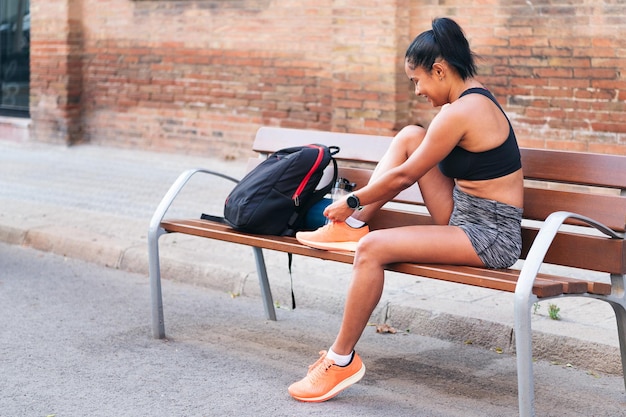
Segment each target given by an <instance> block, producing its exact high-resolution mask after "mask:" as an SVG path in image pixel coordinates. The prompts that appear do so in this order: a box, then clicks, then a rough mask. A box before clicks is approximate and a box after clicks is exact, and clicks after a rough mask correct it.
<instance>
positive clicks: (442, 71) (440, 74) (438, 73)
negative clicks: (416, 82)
mask: <svg viewBox="0 0 626 417" xmlns="http://www.w3.org/2000/svg"><path fill="white" fill-rule="evenodd" d="M433 74H434V75H435V77H437V78H439V81H441V80H443V79H444V78H445V76H446V68H445V66H444V65H443V63H442V62H435V63H434V64H433Z"/></svg>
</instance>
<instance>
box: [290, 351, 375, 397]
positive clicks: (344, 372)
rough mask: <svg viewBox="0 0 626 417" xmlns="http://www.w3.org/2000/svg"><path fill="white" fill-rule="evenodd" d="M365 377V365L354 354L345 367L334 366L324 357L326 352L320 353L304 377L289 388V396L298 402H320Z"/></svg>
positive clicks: (332, 362) (333, 362)
mask: <svg viewBox="0 0 626 417" xmlns="http://www.w3.org/2000/svg"><path fill="white" fill-rule="evenodd" d="M363 375H365V365H363V362H362V361H361V358H360V357H359V355H357V354H356V352H354V355H353V356H352V360H351V361H350V363H349V364H347V365H346V366H339V365H335V361H333V360H332V359H328V358H327V357H326V351H325V350H323V351H321V352H320V358H319V359H318V360H317V362H315V363H314V364H313V365H311V366H309V371H308V372H307V374H306V376H305V377H304V378H302V379H301V380H300V381H298V382H294V383H293V384H291V386H290V387H289V389H288V391H289V394H291V396H292V397H293V398H295V399H296V400H299V401H305V402H322V401H326V400H329V399H331V398H333V397H334V396H336V395H337V394H339V393H340V392H341V391H343V390H344V389H346V388H348V387H349V386H350V385H352V384H356V383H357V382H359V381H360V380H361V378H363Z"/></svg>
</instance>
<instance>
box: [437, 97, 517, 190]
mask: <svg viewBox="0 0 626 417" xmlns="http://www.w3.org/2000/svg"><path fill="white" fill-rule="evenodd" d="M473 93H476V94H481V95H483V96H485V97H487V98H489V99H490V100H491V101H493V102H494V103H495V104H496V106H498V108H499V109H500V111H502V113H503V114H504V117H506V114H505V113H504V110H502V107H500V104H498V102H497V101H496V99H495V97H494V96H493V95H492V94H491V93H490V92H489V91H488V90H486V89H484V88H470V89H468V90H465V91H464V92H463V94H461V96H460V97H463V96H465V95H467V94H473ZM460 97H459V98H460ZM506 120H507V122H508V123H509V136H508V137H507V138H506V140H505V141H504V142H503V143H502V144H501V145H500V146H498V147H497V148H493V149H489V150H487V151H483V152H470V151H468V150H465V149H463V148H461V147H460V146H456V147H455V148H454V149H453V150H452V152H450V153H449V154H448V156H446V157H445V158H444V159H443V160H442V161H441V162H439V169H440V170H441V172H442V173H443V174H444V175H445V176H447V177H450V178H457V179H462V180H470V181H480V180H490V179H493V178H499V177H503V176H505V175H508V174H511V173H513V172H515V171H517V170H518V169H520V168H521V167H522V160H521V156H520V151H519V147H518V146H517V139H516V138H515V132H513V127H512V126H511V122H510V121H509V118H508V117H507V118H506Z"/></svg>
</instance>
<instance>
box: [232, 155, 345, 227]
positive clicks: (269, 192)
mask: <svg viewBox="0 0 626 417" xmlns="http://www.w3.org/2000/svg"><path fill="white" fill-rule="evenodd" d="M337 152H339V148H338V147H336V146H330V147H328V146H325V145H317V144H312V145H306V146H295V147H291V148H285V149H281V150H279V151H276V152H274V153H273V154H271V155H270V156H269V157H268V158H267V159H266V160H265V161H263V162H261V164H259V165H258V166H257V167H255V168H254V169H253V170H252V171H250V172H249V173H248V174H247V175H246V176H245V177H244V178H243V179H242V180H241V181H240V182H239V183H238V184H237V185H236V186H235V188H233V190H232V191H231V193H230V194H229V195H228V198H227V199H226V203H225V205H224V218H225V220H226V223H228V224H229V225H230V226H232V227H233V228H234V229H236V230H240V231H243V232H247V233H255V234H264V235H279V236H293V235H295V233H296V232H297V231H298V230H301V229H302V227H303V224H304V218H305V216H306V213H307V211H308V209H309V208H310V207H311V206H313V205H314V204H315V203H317V202H319V201H320V200H321V199H322V198H323V197H324V196H325V195H326V194H327V193H328V192H329V191H330V189H331V188H332V186H333V184H334V183H335V181H336V179H337V161H335V159H334V158H333V155H335V154H336V153H337ZM331 162H332V166H331V167H329V169H333V178H332V180H330V181H329V182H328V184H319V182H320V179H321V178H322V175H323V173H324V170H325V169H326V168H327V167H328V166H329V164H330V163H331ZM320 187H321V188H320Z"/></svg>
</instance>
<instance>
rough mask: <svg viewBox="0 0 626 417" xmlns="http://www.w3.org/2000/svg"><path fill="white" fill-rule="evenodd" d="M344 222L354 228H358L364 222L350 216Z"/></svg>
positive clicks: (363, 224)
mask: <svg viewBox="0 0 626 417" xmlns="http://www.w3.org/2000/svg"><path fill="white" fill-rule="evenodd" d="M346 224H347V225H348V226H350V227H352V228H354V229H358V228H359V227H363V226H365V222H362V221H361V220H357V219H355V218H354V217H352V216H350V217H348V218H347V219H346Z"/></svg>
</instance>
